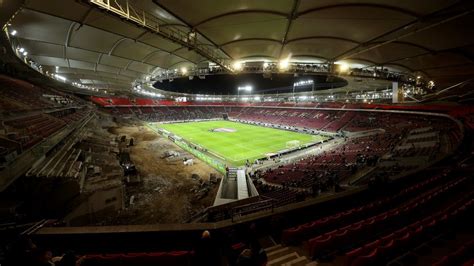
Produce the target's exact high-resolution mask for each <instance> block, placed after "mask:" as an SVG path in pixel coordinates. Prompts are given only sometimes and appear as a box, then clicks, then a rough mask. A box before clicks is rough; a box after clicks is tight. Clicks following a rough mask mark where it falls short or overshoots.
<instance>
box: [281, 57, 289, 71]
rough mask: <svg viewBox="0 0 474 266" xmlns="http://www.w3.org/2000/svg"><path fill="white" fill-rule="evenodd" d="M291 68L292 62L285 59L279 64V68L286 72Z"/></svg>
mask: <svg viewBox="0 0 474 266" xmlns="http://www.w3.org/2000/svg"><path fill="white" fill-rule="evenodd" d="M289 66H290V60H288V59H283V60H281V61H280V63H279V64H278V67H279V68H280V70H286V69H288V67H289Z"/></svg>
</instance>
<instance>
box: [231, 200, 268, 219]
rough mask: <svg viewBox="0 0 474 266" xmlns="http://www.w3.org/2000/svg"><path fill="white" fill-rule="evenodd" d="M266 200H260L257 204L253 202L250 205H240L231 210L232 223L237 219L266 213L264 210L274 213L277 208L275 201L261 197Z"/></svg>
mask: <svg viewBox="0 0 474 266" xmlns="http://www.w3.org/2000/svg"><path fill="white" fill-rule="evenodd" d="M260 197H261V198H262V199H264V200H260V201H257V202H252V203H249V204H244V205H240V206H237V207H234V208H232V209H231V210H230V218H231V221H232V222H234V220H235V218H239V217H242V216H245V215H249V214H252V213H256V212H260V211H264V210H271V212H272V213H273V210H274V207H275V201H276V200H275V199H272V198H268V197H263V196H260Z"/></svg>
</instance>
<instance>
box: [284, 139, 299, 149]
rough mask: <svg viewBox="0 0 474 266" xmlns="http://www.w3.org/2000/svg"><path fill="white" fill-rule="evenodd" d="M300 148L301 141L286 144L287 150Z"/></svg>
mask: <svg viewBox="0 0 474 266" xmlns="http://www.w3.org/2000/svg"><path fill="white" fill-rule="evenodd" d="M299 146H300V141H299V140H290V141H287V142H286V148H287V149H292V148H297V147H299Z"/></svg>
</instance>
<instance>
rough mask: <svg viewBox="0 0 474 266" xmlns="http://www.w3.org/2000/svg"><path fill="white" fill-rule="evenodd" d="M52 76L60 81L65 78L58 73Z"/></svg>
mask: <svg viewBox="0 0 474 266" xmlns="http://www.w3.org/2000/svg"><path fill="white" fill-rule="evenodd" d="M54 77H55V78H56V79H60V80H62V81H66V80H67V79H66V78H65V77H63V76H60V75H58V74H54Z"/></svg>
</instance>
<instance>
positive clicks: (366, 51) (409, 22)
mask: <svg viewBox="0 0 474 266" xmlns="http://www.w3.org/2000/svg"><path fill="white" fill-rule="evenodd" d="M7 2H8V0H7ZM105 2H107V1H105ZM111 2H114V1H111ZM117 2H120V3H125V1H124V0H122V1H117ZM130 3H133V7H134V8H135V10H146V12H147V14H149V15H151V16H153V17H155V18H156V19H157V21H159V26H160V29H166V28H168V29H173V30H176V31H179V32H185V33H189V32H191V33H195V34H196V38H197V40H198V43H199V45H200V47H204V46H207V47H210V48H212V49H213V50H214V51H215V52H216V53H215V55H217V57H218V58H220V59H223V60H227V61H230V62H232V61H235V60H272V61H278V60H280V59H284V58H291V60H295V61H305V62H307V61H314V62H326V61H331V62H336V61H341V60H342V61H345V62H348V63H357V64H361V65H366V66H372V65H381V66H383V67H388V68H395V69H398V70H402V71H410V72H415V73H419V74H421V75H424V76H427V77H428V78H430V79H433V80H435V81H436V83H437V84H439V85H441V84H443V85H445V86H447V85H451V84H453V83H455V82H461V81H464V80H466V79H468V78H471V77H472V76H473V75H474V62H473V60H474V38H473V37H472V36H474V13H473V11H474V1H458V0H420V1H399V0H385V1H377V0H361V1H351V0H320V1H303V0H293V1H292V0H268V1H254V0H240V1H217V0H199V1H191V0H154V1H153V0H134V1H130ZM10 23H11V29H14V30H16V31H17V34H16V35H15V38H16V39H17V40H18V42H19V43H20V45H21V46H22V47H24V48H25V49H26V50H27V51H28V54H29V56H30V57H31V58H32V59H33V60H35V61H36V62H38V63H40V64H42V65H44V66H47V67H48V68H49V69H50V71H53V72H54V71H56V72H57V73H59V74H61V75H63V76H65V77H66V78H67V79H69V80H71V81H76V82H78V83H82V84H86V85H93V86H96V87H101V86H102V87H115V88H121V89H127V88H130V84H131V82H132V81H133V80H135V79H136V78H139V77H141V76H143V75H146V74H149V73H151V72H152V71H154V70H156V69H174V68H181V67H191V66H194V65H197V64H200V63H202V62H206V61H208V60H209V58H208V57H205V56H203V55H202V54H201V53H199V51H197V50H195V49H189V47H186V45H183V43H182V42H181V43H180V42H175V41H170V40H169V39H167V38H165V37H163V36H161V35H159V34H156V33H154V32H152V31H150V29H148V28H146V27H141V26H138V25H137V24H136V23H133V22H130V21H127V20H126V19H123V18H122V19H121V18H120V17H118V16H116V15H114V14H112V13H107V12H105V11H104V10H102V9H100V8H98V7H97V6H96V5H93V4H91V3H90V1H76V0H48V1H44V0H28V1H25V3H24V5H23V6H22V8H21V10H20V11H19V12H18V13H17V14H16V15H15V16H14V18H13V19H12V20H11V21H10ZM56 67H58V69H57V70H56Z"/></svg>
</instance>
